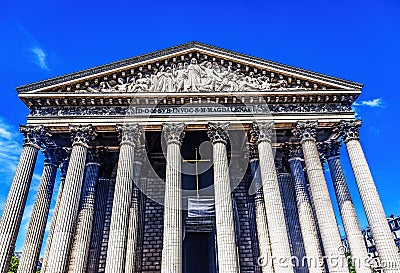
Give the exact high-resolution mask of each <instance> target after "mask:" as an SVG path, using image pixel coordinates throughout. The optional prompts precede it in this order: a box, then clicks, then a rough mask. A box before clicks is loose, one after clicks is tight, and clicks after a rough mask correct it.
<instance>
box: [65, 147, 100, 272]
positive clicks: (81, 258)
mask: <svg viewBox="0 0 400 273" xmlns="http://www.w3.org/2000/svg"><path fill="white" fill-rule="evenodd" d="M97 157H98V155H97V151H91V153H90V155H89V160H88V163H87V164H86V171H85V179H84V186H83V194H82V198H81V205H80V209H79V213H78V221H77V224H76V230H75V238H74V243H73V247H72V252H71V255H70V267H69V272H73V273H85V272H86V268H87V262H88V256H89V249H90V248H89V247H90V239H91V234H92V227H93V217H94V207H95V197H96V184H97V180H98V178H99V168H100V164H99V163H98V161H99V160H98V158H97Z"/></svg>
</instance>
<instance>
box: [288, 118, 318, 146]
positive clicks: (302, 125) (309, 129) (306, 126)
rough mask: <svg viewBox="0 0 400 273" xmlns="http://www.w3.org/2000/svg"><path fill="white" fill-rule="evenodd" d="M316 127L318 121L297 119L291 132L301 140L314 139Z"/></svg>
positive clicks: (315, 137)
mask: <svg viewBox="0 0 400 273" xmlns="http://www.w3.org/2000/svg"><path fill="white" fill-rule="evenodd" d="M317 127H318V121H316V120H309V121H299V122H297V123H296V126H295V128H294V129H293V130H292V133H293V135H294V136H295V137H297V138H298V139H300V141H301V142H303V141H306V140H313V141H316V139H317Z"/></svg>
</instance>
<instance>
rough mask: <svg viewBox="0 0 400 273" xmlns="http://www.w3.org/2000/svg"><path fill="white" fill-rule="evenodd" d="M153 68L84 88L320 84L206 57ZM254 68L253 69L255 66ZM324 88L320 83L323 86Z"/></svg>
mask: <svg viewBox="0 0 400 273" xmlns="http://www.w3.org/2000/svg"><path fill="white" fill-rule="evenodd" d="M151 69H152V71H149V70H147V71H143V70H142V71H135V73H132V75H130V76H127V75H126V74H125V73H123V74H122V75H118V77H115V75H114V78H113V79H111V80H108V79H107V77H104V78H102V79H96V80H95V82H94V84H92V85H90V86H88V87H87V88H86V90H79V91H81V92H82V91H83V92H84V91H86V92H107V93H108V92H121V93H124V92H128V93H135V92H229V91H269V90H311V89H312V88H313V89H316V88H321V86H318V85H316V84H314V85H313V86H312V85H311V84H310V83H308V82H304V81H300V80H297V79H291V78H287V77H286V78H285V77H283V76H282V75H279V76H278V75H274V73H269V74H267V73H266V71H262V72H260V73H256V72H254V71H250V72H248V73H244V71H243V70H242V69H240V68H238V67H236V68H234V66H233V65H231V64H230V65H227V66H223V65H220V64H218V63H217V62H211V61H209V60H205V61H202V62H201V63H198V61H197V59H196V58H191V59H190V62H181V63H178V64H175V63H172V64H171V65H168V66H167V65H166V66H164V65H160V66H158V67H157V68H156V67H155V66H152V67H151ZM255 71H256V70H255ZM322 88H323V87H322Z"/></svg>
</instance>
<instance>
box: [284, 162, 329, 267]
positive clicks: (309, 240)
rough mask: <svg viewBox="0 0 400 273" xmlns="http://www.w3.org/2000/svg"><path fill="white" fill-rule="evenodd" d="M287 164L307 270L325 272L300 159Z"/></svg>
mask: <svg viewBox="0 0 400 273" xmlns="http://www.w3.org/2000/svg"><path fill="white" fill-rule="evenodd" d="M289 164H290V172H291V174H292V177H293V182H294V189H295V192H296V203H297V211H298V214H299V222H300V229H301V234H302V236H303V242H304V250H305V252H306V256H307V263H308V269H309V272H310V273H321V272H325V268H324V266H323V263H322V251H321V246H320V244H319V238H318V231H317V226H316V223H315V219H314V214H313V210H312V205H311V200H310V196H309V195H308V191H307V185H306V180H305V177H304V172H303V167H302V164H301V159H300V158H298V157H292V158H290V159H289Z"/></svg>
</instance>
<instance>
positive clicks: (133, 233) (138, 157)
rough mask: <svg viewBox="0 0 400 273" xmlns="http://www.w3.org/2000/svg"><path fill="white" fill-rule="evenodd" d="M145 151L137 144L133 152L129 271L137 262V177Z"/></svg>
mask: <svg viewBox="0 0 400 273" xmlns="http://www.w3.org/2000/svg"><path fill="white" fill-rule="evenodd" d="M145 153H146V148H145V146H144V145H141V146H138V148H137V149H136V154H135V162H134V185H133V190H132V201H131V207H130V209H129V228H128V241H127V246H126V262H125V272H126V273H131V272H135V270H136V263H137V255H136V250H137V241H138V232H139V226H138V225H139V213H140V211H139V201H140V190H139V187H138V185H139V179H140V173H141V169H142V164H143V157H144V155H145Z"/></svg>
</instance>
